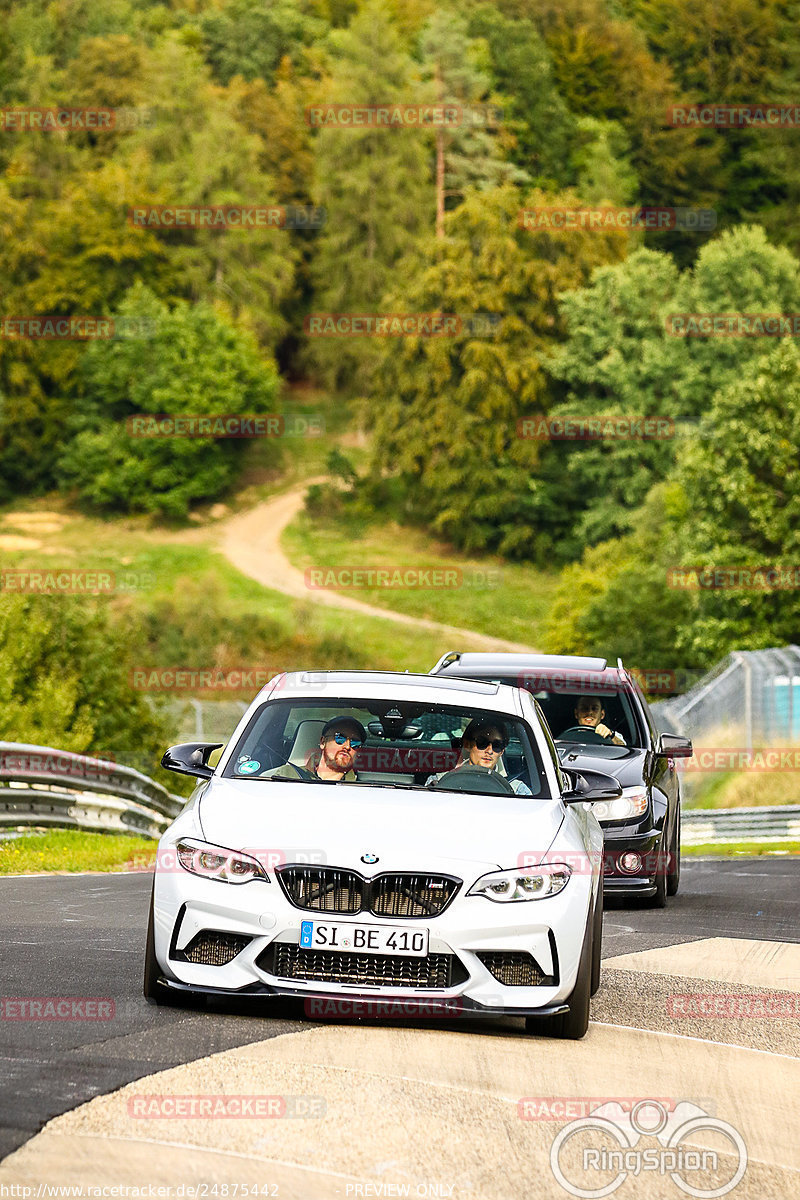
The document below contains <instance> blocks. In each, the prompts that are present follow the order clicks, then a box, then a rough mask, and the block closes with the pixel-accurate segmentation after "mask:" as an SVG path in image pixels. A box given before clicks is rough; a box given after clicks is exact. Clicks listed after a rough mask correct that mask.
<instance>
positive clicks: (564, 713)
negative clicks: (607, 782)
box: [486, 672, 645, 758]
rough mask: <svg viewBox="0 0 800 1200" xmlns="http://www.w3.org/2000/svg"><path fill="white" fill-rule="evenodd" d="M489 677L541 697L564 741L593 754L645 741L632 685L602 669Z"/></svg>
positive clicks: (559, 738) (555, 735) (555, 733)
mask: <svg viewBox="0 0 800 1200" xmlns="http://www.w3.org/2000/svg"><path fill="white" fill-rule="evenodd" d="M486 678H491V679H492V681H493V682H494V683H508V684H511V685H512V686H514V687H524V688H525V689H526V690H527V691H529V692H530V693H531V695H533V696H535V698H536V699H537V701H538V702H539V704H540V705H541V708H542V712H543V713H544V715H545V717H546V718H547V724H548V725H549V726H550V731H551V733H552V735H553V738H554V740H555V741H556V742H557V743H559V745H561V744H563V743H569V744H571V745H575V746H581V747H586V748H587V750H588V749H591V751H592V753H594V750H595V749H596V748H601V747H608V748H611V747H615V748H619V749H620V750H621V752H622V756H624V754H625V752H626V751H625V748H626V747H627V748H628V749H630V748H635V747H641V746H643V745H644V744H645V742H644V735H643V731H642V730H641V729H640V727H639V722H638V721H637V719H636V710H635V707H634V703H633V697H632V693H631V691H630V688H628V687H626V686H625V684H624V683H622V682H620V681H618V679H617V678H616V677H613V676H607V675H605V674H603V673H601V672H594V673H591V674H590V673H586V674H585V675H581V674H580V673H579V672H572V673H566V672H564V673H562V674H561V675H556V676H554V677H553V678H548V677H547V676H546V675H545V674H544V672H535V673H534V672H531V673H527V672H521V673H520V674H518V675H514V676H513V677H501V676H499V675H496V676H495V675H492V676H491V677H488V676H487V677H486ZM601 757H607V756H605V755H603V756H601ZM608 757H614V758H616V757H619V755H617V754H612V755H610V756H608Z"/></svg>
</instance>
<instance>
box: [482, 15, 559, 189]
mask: <svg viewBox="0 0 800 1200" xmlns="http://www.w3.org/2000/svg"><path fill="white" fill-rule="evenodd" d="M465 15H466V19H467V31H468V33H469V35H470V37H473V38H483V39H484V40H485V42H486V45H487V46H488V49H489V55H490V63H489V65H490V69H491V72H492V76H493V78H494V82H495V85H496V88H497V91H498V92H499V93H500V94H501V95H502V96H503V125H504V127H507V128H508V129H510V130H511V131H512V132H513V134H514V144H513V145H512V146H510V147H509V150H508V157H509V158H510V159H511V161H513V162H515V163H516V165H517V166H518V167H520V168H521V169H522V170H523V171H526V172H527V173H528V175H530V176H531V177H532V179H533V181H534V182H535V183H536V185H537V186H538V187H542V188H548V187H554V188H558V187H565V186H567V185H568V184H571V183H574V182H575V179H574V172H573V170H572V168H571V166H570V148H571V146H572V145H573V143H574V142H575V139H576V134H577V129H576V125H575V118H574V117H573V115H572V114H571V113H570V112H569V110H568V108H567V105H566V104H565V102H564V100H563V98H562V96H561V94H560V92H559V90H558V87H557V85H556V82H555V77H554V72H553V63H552V60H551V58H550V52H549V51H548V49H547V47H546V45H545V44H544V41H543V40H542V38H541V36H540V34H539V33H538V32H537V30H536V27H535V26H534V24H533V23H532V22H531V21H528V20H525V19H524V18H523V19H519V20H511V19H510V18H508V17H506V16H504V15H503V14H502V13H501V12H499V11H498V9H497V8H496V7H495V6H494V5H492V4H479V5H478V6H477V7H475V8H469V9H468V10H467V12H466V14H465Z"/></svg>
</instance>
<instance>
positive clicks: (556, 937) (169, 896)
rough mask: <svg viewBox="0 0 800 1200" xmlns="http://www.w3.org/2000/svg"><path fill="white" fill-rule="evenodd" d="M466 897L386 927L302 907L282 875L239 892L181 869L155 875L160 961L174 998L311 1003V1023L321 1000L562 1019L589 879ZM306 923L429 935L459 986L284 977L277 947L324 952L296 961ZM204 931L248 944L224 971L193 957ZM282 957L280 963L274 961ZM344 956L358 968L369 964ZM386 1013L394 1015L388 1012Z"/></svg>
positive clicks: (344, 1005) (291, 953)
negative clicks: (177, 994)
mask: <svg viewBox="0 0 800 1200" xmlns="http://www.w3.org/2000/svg"><path fill="white" fill-rule="evenodd" d="M465 892H466V885H464V886H462V888H461V889H460V891H459V894H458V895H457V896H456V897H455V899H454V900H453V901H452V902H451V903H450V905H449V906H448V907H447V908H446V909H445V911H444V912H443V913H441V914H440V915H439V916H437V917H434V918H426V919H422V920H409V919H406V920H403V919H402V918H392V919H384V918H380V917H375V916H373V915H372V914H369V913H361V914H357V915H355V916H345V915H343V914H335V913H321V912H310V911H307V910H304V909H299V908H297V907H295V906H294V905H293V904H291V903H290V902H289V900H288V899H287V898H286V896H285V894H284V892H283V890H282V888H281V886H280V884H279V883H278V882H277V880H276V879H275V877H274V876H271V879H270V882H269V883H265V882H262V881H258V880H254V881H252V882H250V883H246V884H241V885H235V884H226V883H222V882H218V881H216V880H209V879H203V878H201V877H198V876H196V875H193V874H190V873H189V872H186V871H183V870H177V869H176V870H172V871H165V872H158V873H157V875H156V881H155V889H154V908H153V917H154V934H155V949H156V957H157V959H158V963H159V967H160V970H161V975H162V980H163V983H164V984H165V986H167V987H170V988H174V989H175V990H176V991H191V992H200V993H205V994H209V995H229V996H230V995H235V996H241V997H253V998H256V997H263V998H269V997H279V996H282V997H291V998H294V999H303V1000H304V1001H305V1002H306V1003H305V1008H306V1015H307V1016H309V1017H310V1018H311V1019H313V1018H314V1017H315V1016H319V1017H320V1019H324V1017H325V1016H326V1015H334V1012H335V1011H336V1010H335V1009H334V1010H330V1009H329V1010H326V1008H325V1005H324V1004H323V1005H322V1006H320V1003H319V1002H320V1001H335V1002H337V1003H338V1006H339V1015H343V1016H347V1015H348V1013H349V1012H350V1010H351V1008H352V1005H353V1004H354V1003H355V1002H360V1003H361V1004H366V1003H372V1004H373V1005H374V1004H379V1005H380V1004H386V1003H394V1004H396V1005H399V1006H400V1009H399V1011H400V1012H402V1013H406V1015H410V1014H411V1013H413V1012H417V1013H418V1014H419V1015H425V1014H427V1015H431V1016H432V1015H434V1014H436V1015H439V1016H441V1017H442V1018H446V1017H447V1016H453V1015H455V1014H456V1013H461V1012H463V1013H464V1014H465V1015H466V1014H469V1015H473V1016H479V1015H483V1016H502V1015H507V1016H522V1015H540V1016H546V1015H549V1014H551V1013H556V1012H563V1011H564V1001H565V1000H566V998H567V997H568V996H569V994H570V992H571V991H572V989H573V987H574V985H575V980H576V977H577V971H578V964H579V959H580V953H581V948H582V944H583V936H584V932H585V928H586V921H587V916H588V914H589V912H590V909H591V894H592V878H591V876H590V875H588V874H587V875H578V874H575V875H573V877H572V878H571V879H570V881H569V883H568V884H567V886H566V888H565V889H564V890H563V891H562V892H561V893H560V894H559V895H557V896H553V897H550V898H547V899H543V900H531V901H522V902H517V903H511V904H508V903H506V904H502V903H497V902H494V901H491V900H488V899H486V898H484V897H482V896H467V895H466V894H465ZM309 919H311V920H320V919H322V920H327V921H336V922H340V923H348V922H352V923H354V924H361V925H364V924H367V925H385V926H401V927H403V928H404V929H408V930H415V929H416V930H418V929H420V928H427V929H428V931H429V948H428V956H426V961H427V957H432V956H437V955H441V956H452V960H451V961H452V963H453V968H454V969H453V972H452V974H453V976H454V982H453V983H452V985H451V986H445V987H438V986H428V984H427V983H426V984H425V986H414V985H412V986H407V985H405V984H402V985H401V984H398V983H396V982H394V983H393V982H389V983H384V982H381V983H377V984H374V983H369V984H365V983H364V982H362V981H360V980H358V979H357V978H355V975H356V974H357V972H356V971H354V978H353V979H352V981H348V982H336V981H333V980H332V979H327V978H318V977H317V978H306V979H303V978H298V977H296V976H294V975H292V976H290V977H287V976H282V975H280V974H278V973H276V972H274V971H273V970H271V969H270V965H271V958H272V957H273V955H272V953H271V952H272V950H273V948H274V947H275V946H276V945H277V946H278V947H280V948H281V950H282V952H284V954H283V957H284V958H288V959H302V958H303V956H304V955H309V954H312V953H323V952H309V951H303V952H302V954H301V953H300V947H299V941H300V922H301V921H304V920H309ZM204 931H213V932H214V933H219V934H223V935H229V936H231V937H232V938H235V939H240V941H241V943H242V944H241V948H240V949H239V950H238V952H237V953H235V954H234V955H233V957H232V958H231V960H230V961H228V962H224V963H222V964H221V965H218V966H214V965H210V964H208V963H205V962H190V961H186V959H185V957H184V956H185V952H186V950H187V948H190V952H192V951H191V946H192V943H193V940H195V939H198V938H200V939H201V940H202V938H203V934H204ZM231 944H233V945H239V942H235V943H231ZM490 952H492V953H495V954H500V955H507V954H514V953H516V954H519V953H523V954H526V955H532V956H533V958H534V959H535V961H536V964H537V965H538V967H539V968H540V971H541V973H542V976H543V977H544V978H543V981H542V982H541V983H538V984H536V985H535V986H526V985H517V984H510V983H504V982H501V981H500V980H499V979H498V978H497V977H496V975H495V974H493V973H492V971H491V970H490V969H489V967H488V966H487V965H486V964H485V963H484V962H483V961H481V958H480V957H479V955H480V954H481V953H490ZM274 957H275V961H277V958H278V955H277V954H276V955H275V956H274ZM336 957H337V958H338V959H342V958H345V959H347V960H350V959H351V958H359V957H361V956H360V955H358V954H352V955H350V954H348V955H344V956H343V955H341V954H340V955H337V956H336ZM369 957H371V956H364V958H365V959H366V958H369ZM346 965H347V966H349V961H348V963H347V964H346ZM406 1010H407V1011H406ZM353 1015H358V1014H353ZM367 1015H368V1014H367ZM385 1015H386V1016H388V1017H390V1016H391V1012H388V1013H386V1014H385Z"/></svg>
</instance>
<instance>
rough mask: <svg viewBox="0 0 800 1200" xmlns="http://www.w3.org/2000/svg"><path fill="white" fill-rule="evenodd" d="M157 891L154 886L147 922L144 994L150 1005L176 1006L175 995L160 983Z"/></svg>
mask: <svg viewBox="0 0 800 1200" xmlns="http://www.w3.org/2000/svg"><path fill="white" fill-rule="evenodd" d="M155 891H156V885H155V883H154V884H153V890H152V892H151V893H150V916H149V918H148V921H147V939H146V941H145V945H144V980H143V983H142V994H143V995H144V998H145V1000H146V1001H147V1003H148V1004H164V1005H174V1004H175V1003H176V1000H175V997H174V994H173V993H172V992H171V991H170V990H169V988H165V987H164V985H163V983H159V982H158V980H159V976H160V975H161V968H160V967H159V965H158V959H157V958H156V938H155V923H154V917H153V909H154V906H155Z"/></svg>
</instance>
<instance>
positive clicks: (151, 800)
mask: <svg viewBox="0 0 800 1200" xmlns="http://www.w3.org/2000/svg"><path fill="white" fill-rule="evenodd" d="M185 803H186V801H185V799H183V798H182V797H180V796H174V795H173V794H172V792H168V791H167V789H166V788H165V787H162V786H161V784H160V783H156V782H155V780H154V779H150V778H149V777H148V776H147V775H143V774H142V773H141V772H140V771H136V770H135V769H134V768H133V767H123V766H120V765H119V764H117V763H114V762H109V761H107V760H106V759H100V758H90V757H88V756H87V755H83V754H73V753H72V752H71V751H68V750H55V749H53V748H51V747H49V746H29V745H25V744H23V743H21V742H0V828H3V827H5V828H20V827H22V828H24V827H28V826H39V827H41V826H53V827H57V828H67V829H87V830H93V831H95V832H99V833H137V834H139V835H140V836H143V837H152V838H158V837H159V836H160V835H161V833H162V832H163V830H164V829H166V827H167V825H168V824H169V823H170V821H172V820H173V819H174V818H175V817H176V816H177V815H178V813H179V812H180V810H181V808H182V807H183V805H184V804H185Z"/></svg>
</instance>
